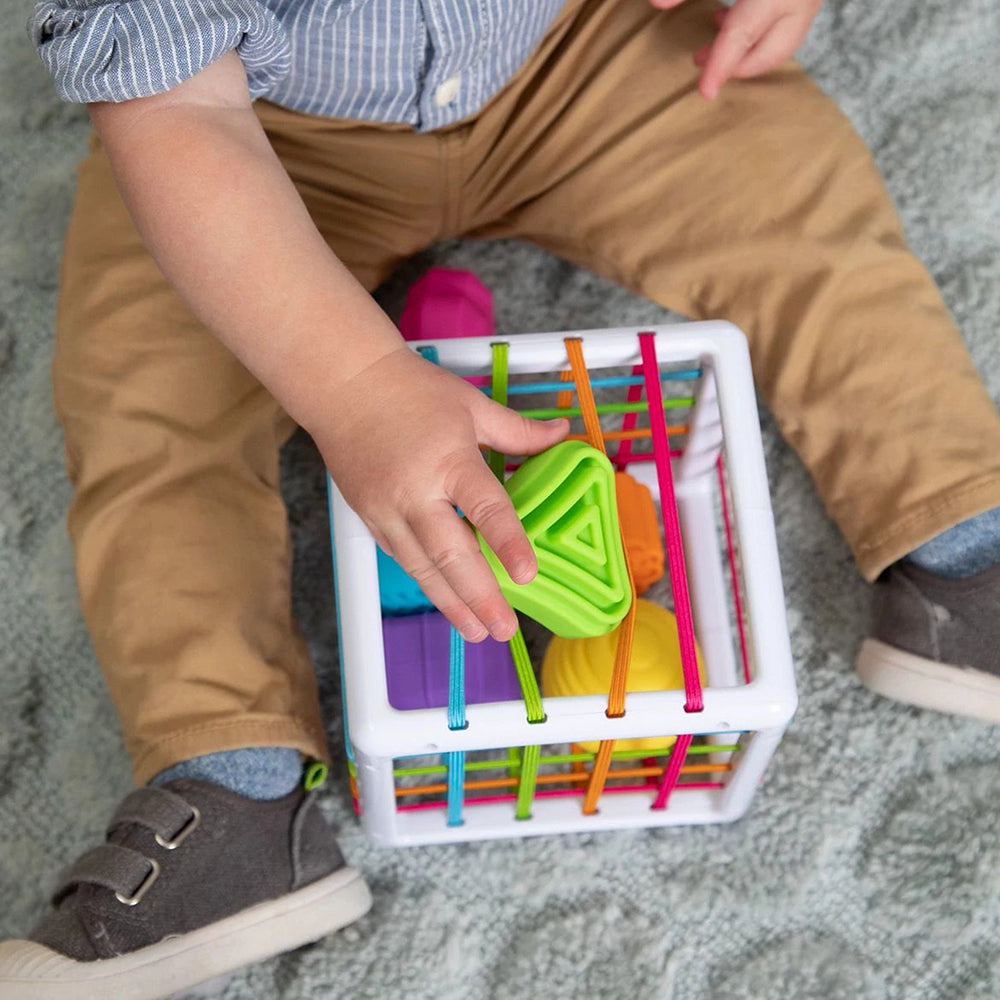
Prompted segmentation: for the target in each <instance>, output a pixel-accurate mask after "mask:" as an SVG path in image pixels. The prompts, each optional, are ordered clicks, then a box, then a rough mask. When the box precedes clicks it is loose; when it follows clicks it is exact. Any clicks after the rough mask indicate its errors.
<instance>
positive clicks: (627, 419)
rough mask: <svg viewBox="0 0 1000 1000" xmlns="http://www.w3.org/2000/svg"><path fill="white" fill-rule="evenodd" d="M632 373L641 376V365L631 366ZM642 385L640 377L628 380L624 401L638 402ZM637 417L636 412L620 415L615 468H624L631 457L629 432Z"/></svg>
mask: <svg viewBox="0 0 1000 1000" xmlns="http://www.w3.org/2000/svg"><path fill="white" fill-rule="evenodd" d="M632 375H633V376H641V375H642V365H635V366H634V367H633V368H632ZM642 385H643V380H642V378H641V377H640V378H635V379H634V380H632V379H630V380H629V387H628V392H627V393H626V394H625V402H626V403H638V402H639V400H640V399H642ZM638 419H639V414H638V413H626V414H625V415H624V416H623V417H622V437H621V439H620V441H619V443H618V450H617V451H616V452H615V457H614V463H615V468H617V469H624V468H625V466H626V465H628V463H629V461H630V460H631V458H632V437H631V435H630V433H629V432H631V431H634V430H635V425H636V421H637V420H638ZM637 436H638V435H637ZM643 436H645V435H643Z"/></svg>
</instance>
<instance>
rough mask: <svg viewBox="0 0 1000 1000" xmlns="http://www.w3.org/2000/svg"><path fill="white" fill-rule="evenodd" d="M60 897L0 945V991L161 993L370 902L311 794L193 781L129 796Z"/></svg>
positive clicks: (26, 994)
mask: <svg viewBox="0 0 1000 1000" xmlns="http://www.w3.org/2000/svg"><path fill="white" fill-rule="evenodd" d="M52 901H53V904H54V906H55V909H54V910H53V912H52V913H50V914H49V916H47V917H46V918H45V919H44V920H43V921H42V922H41V923H40V924H39V925H38V927H36V928H35V930H34V931H32V933H31V934H30V935H29V939H28V940H26V941H5V942H3V943H0V1000H92V998H93V1000H97V998H100V1000H162V998H165V997H170V996H173V995H175V994H177V993H180V992H183V991H185V990H188V989H189V988H191V987H192V986H194V985H196V984H198V983H203V982H205V981H207V980H211V979H214V978H216V977H218V976H220V975H223V974H225V973H227V972H230V971H232V970H234V969H237V968H240V967H241V966H243V965H247V964H249V963H251V962H257V961H260V960H262V959H264V958H269V957H270V956H272V955H277V954H279V953H280V952H283V951H288V950H289V949H292V948H296V947H298V946H300V945H303V944H307V943H309V942H311V941H315V940H317V939H318V938H320V937H322V936H323V935H325V934H328V933H330V932H331V931H334V930H337V929H338V928H339V927H343V926H344V925H345V924H349V923H350V922H351V921H353V920H356V919H357V918H358V917H360V916H362V914H364V913H365V912H366V911H367V910H368V908H369V907H370V906H371V896H370V894H369V892H368V887H367V886H366V885H365V883H364V880H363V879H362V878H361V875H360V874H359V873H358V872H357V871H355V870H354V869H353V868H347V867H345V865H344V859H343V857H342V855H341V853H340V849H339V848H338V846H337V842H336V840H335V839H334V836H333V833H332V832H331V830H330V828H329V826H328V825H327V823H326V820H325V819H324V818H323V816H322V814H321V813H320V810H319V807H318V805H317V803H316V799H315V796H314V795H313V794H306V793H305V792H303V791H302V790H301V789H297V790H296V791H294V792H292V793H291V794H290V795H287V796H285V797H284V798H281V799H276V800H274V801H266V802H260V801H254V800H252V799H245V798H243V797H242V796H239V795H236V794H235V793H234V792H230V791H228V790H226V789H224V788H220V787H218V786H217V785H211V784H209V783H207V782H204V781H193V780H187V779H185V780H182V781H171V782H168V783H166V784H165V785H164V786H163V787H162V788H139V789H137V790H135V791H134V792H132V793H131V794H130V795H128V796H127V797H126V798H125V800H124V801H123V802H122V804H121V806H119V808H118V811H117V812H116V813H115V816H114V818H113V819H112V821H111V824H110V826H109V827H108V839H107V843H105V844H104V845H102V846H101V847H97V848H95V849H94V850H92V851H89V852H88V853H87V854H85V855H84V856H83V857H82V858H80V859H79V860H78V861H77V862H76V863H75V864H74V865H72V866H71V867H70V868H69V869H68V870H67V871H66V872H65V873H64V874H63V876H62V878H61V879H60V882H59V885H58V887H57V889H56V891H55V894H54V896H53V899H52Z"/></svg>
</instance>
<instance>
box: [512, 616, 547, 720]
mask: <svg viewBox="0 0 1000 1000" xmlns="http://www.w3.org/2000/svg"><path fill="white" fill-rule="evenodd" d="M508 645H509V646H510V655H511V658H512V659H513V661H514V670H515V672H516V673H517V679H518V682H519V683H520V685H521V696H522V697H523V698H524V707H525V710H526V712H527V715H528V722H544V721H545V708H544V707H543V706H542V693H541V691H539V690H538V678H537V677H535V671H534V669H533V668H532V666H531V657H530V656H529V655H528V647H527V645H526V644H525V641H524V633H523V632H522V631H521V629H520V628H518V630H517V631H516V632H515V633H514V635H513V637H512V638H511V639H510V642H509V643H508Z"/></svg>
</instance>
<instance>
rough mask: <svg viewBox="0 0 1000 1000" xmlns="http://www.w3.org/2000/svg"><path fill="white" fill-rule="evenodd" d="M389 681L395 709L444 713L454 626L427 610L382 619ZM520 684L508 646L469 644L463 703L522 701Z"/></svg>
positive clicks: (390, 701) (446, 703) (486, 643)
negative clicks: (440, 709) (442, 709)
mask: <svg viewBox="0 0 1000 1000" xmlns="http://www.w3.org/2000/svg"><path fill="white" fill-rule="evenodd" d="M382 641H383V643H384V645H385V679H386V685H387V687H388V691H389V704H390V705H392V707H393V708H396V709H400V710H403V711H405V710H408V709H415V708H445V707H446V706H447V705H448V681H449V677H448V674H449V669H450V662H451V661H450V651H451V626H450V625H449V624H448V621H447V619H446V618H445V617H444V615H442V614H440V613H439V612H437V611H429V612H426V613H425V614H420V615H407V616H406V617H405V618H384V619H383V620H382ZM520 698H521V685H520V684H519V683H518V680H517V673H516V672H515V670H514V661H513V659H512V658H511V655H510V649H509V648H508V646H507V644H506V643H503V642H497V641H496V640H494V639H489V638H487V639H485V640H484V641H483V642H476V643H473V642H469V643H466V644H465V700H466V702H467V703H468V704H470V705H479V704H483V703H486V702H493V701H518V700H520Z"/></svg>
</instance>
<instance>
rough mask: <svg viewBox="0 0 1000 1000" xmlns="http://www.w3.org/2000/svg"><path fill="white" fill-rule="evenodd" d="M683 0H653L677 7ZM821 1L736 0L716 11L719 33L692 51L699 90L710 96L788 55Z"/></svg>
mask: <svg viewBox="0 0 1000 1000" xmlns="http://www.w3.org/2000/svg"><path fill="white" fill-rule="evenodd" d="M683 2H684V0H650V3H652V5H653V6H654V7H661V8H663V9H667V8H670V7H677V6H679V5H680V4H682V3H683ZM822 5H823V0H736V3H734V4H733V5H732V7H729V8H725V7H723V8H721V9H720V10H719V11H717V12H716V15H715V20H716V24H717V25H718V26H719V34H718V35H717V36H716V38H715V41H714V42H712V43H711V44H710V45H706V46H704V47H703V48H700V49H699V50H698V51H697V52H696V53H695V54H694V61H695V63H696V64H697V65H698V66H701V67H702V74H701V79H700V81H699V82H698V89H699V91H700V92H701V94H702V96H703V97H707V98H708V99H709V100H712V99H713V98H714V97H715V96H716V94H718V92H719V89H720V88H721V87H722V85H723V84H724V83H725V82H726V81H727V80H729V79H731V78H734V79H744V78H747V77H752V76H760V75H761V74H762V73H768V72H770V71H771V70H772V69H777V67H778V66H780V65H781V64H782V63H783V62H784V61H785V60H786V59H790V58H791V57H792V56H793V55H794V54H795V52H796V50H797V49H798V47H799V46H800V45H801V44H802V42H803V40H804V39H805V37H806V35H807V34H808V32H809V26H810V25H811V24H812V22H813V19H814V18H815V17H816V15H817V13H819V9H820V7H821V6H822Z"/></svg>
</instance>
